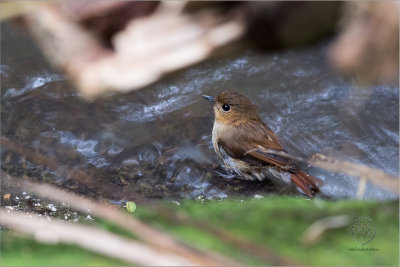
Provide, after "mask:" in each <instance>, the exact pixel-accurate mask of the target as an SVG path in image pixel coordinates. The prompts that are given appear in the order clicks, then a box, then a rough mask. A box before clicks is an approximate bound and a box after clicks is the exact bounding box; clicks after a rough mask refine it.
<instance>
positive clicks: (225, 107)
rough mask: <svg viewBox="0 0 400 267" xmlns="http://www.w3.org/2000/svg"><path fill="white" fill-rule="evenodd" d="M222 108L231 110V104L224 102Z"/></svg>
mask: <svg viewBox="0 0 400 267" xmlns="http://www.w3.org/2000/svg"><path fill="white" fill-rule="evenodd" d="M222 109H223V110H224V111H229V110H230V109H231V107H230V106H229V105H227V104H223V105H222Z"/></svg>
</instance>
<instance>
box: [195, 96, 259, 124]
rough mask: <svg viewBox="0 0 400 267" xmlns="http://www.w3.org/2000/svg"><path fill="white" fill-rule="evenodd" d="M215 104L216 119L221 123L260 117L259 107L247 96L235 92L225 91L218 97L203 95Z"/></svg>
mask: <svg viewBox="0 0 400 267" xmlns="http://www.w3.org/2000/svg"><path fill="white" fill-rule="evenodd" d="M203 97H204V98H205V99H207V100H208V101H210V102H212V103H213V105H214V115H215V120H216V121H217V122H219V123H225V124H229V123H235V122H242V121H246V120H252V119H258V114H257V108H256V106H254V105H253V104H252V103H251V102H250V100H249V99H248V98H246V97H245V96H243V95H241V94H239V93H236V92H233V91H223V92H221V93H219V94H218V95H217V96H216V97H212V96H206V95H203Z"/></svg>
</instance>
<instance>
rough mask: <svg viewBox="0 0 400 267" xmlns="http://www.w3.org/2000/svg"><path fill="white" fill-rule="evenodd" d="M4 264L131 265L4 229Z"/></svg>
mask: <svg viewBox="0 0 400 267" xmlns="http://www.w3.org/2000/svg"><path fill="white" fill-rule="evenodd" d="M0 234H1V243H0V244H1V254H0V265H1V266H126V265H128V264H126V263H124V262H121V261H118V260H114V259H110V258H108V257H105V256H102V255H98V254H96V253H92V252H90V251H87V250H85V249H82V248H80V247H77V246H72V245H65V244H57V245H49V244H42V243H38V242H36V241H34V240H32V239H29V238H25V237H22V236H19V235H16V234H14V233H12V232H9V231H5V230H2V231H1V232H0Z"/></svg>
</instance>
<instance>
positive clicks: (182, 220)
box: [155, 207, 300, 266]
mask: <svg viewBox="0 0 400 267" xmlns="http://www.w3.org/2000/svg"><path fill="white" fill-rule="evenodd" d="M155 211H156V212H157V213H158V214H161V215H162V216H163V217H165V218H167V219H168V220H170V221H172V222H173V223H176V224H184V225H186V226H193V227H195V228H197V229H202V230H204V231H205V232H208V233H210V234H211V235H213V236H214V237H216V238H218V239H220V240H221V241H223V242H226V243H228V244H229V245H233V246H235V247H238V248H240V249H241V250H242V251H244V252H246V253H248V254H251V255H254V256H256V257H258V258H260V259H262V260H264V261H266V262H270V263H272V264H273V265H277V266H298V265H300V264H299V263H297V262H296V261H294V260H292V259H288V258H286V257H283V256H281V255H279V254H278V253H277V252H275V251H273V249H271V248H269V247H267V246H266V245H259V244H257V243H253V242H251V241H249V240H247V239H246V238H244V237H241V236H238V235H236V234H234V233H232V232H229V231H227V230H224V229H221V228H217V227H215V226H213V225H211V224H209V223H207V222H204V221H200V220H196V219H193V218H189V217H187V216H178V214H177V213H176V212H175V211H174V210H172V209H170V208H167V207H162V208H156V209H155Z"/></svg>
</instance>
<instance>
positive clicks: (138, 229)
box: [2, 172, 237, 266]
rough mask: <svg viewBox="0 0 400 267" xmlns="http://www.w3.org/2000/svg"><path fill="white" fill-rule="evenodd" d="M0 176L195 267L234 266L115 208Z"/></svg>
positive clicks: (58, 190) (230, 262) (223, 258)
mask: <svg viewBox="0 0 400 267" xmlns="http://www.w3.org/2000/svg"><path fill="white" fill-rule="evenodd" d="M2 176H3V177H5V178H8V179H12V180H13V182H14V183H16V184H18V186H19V187H20V188H21V189H23V190H25V191H30V192H34V193H36V194H38V195H41V196H46V197H47V198H50V199H53V200H55V201H58V202H65V203H66V204H68V205H70V206H71V207H73V208H75V209H77V210H79V211H81V212H84V213H90V214H91V215H93V216H96V217H99V218H103V219H106V220H108V221H110V222H113V223H115V224H117V225H119V226H120V227H122V228H124V229H126V230H128V231H129V232H131V233H132V234H134V235H135V236H137V237H139V238H140V239H142V240H143V241H145V242H147V243H148V244H151V245H152V246H154V247H157V248H159V249H161V250H164V251H168V252H172V253H175V254H177V255H179V256H181V257H185V258H187V260H189V261H191V262H194V263H196V265H213V266H215V265H226V264H228V265H237V263H236V262H234V261H232V260H229V259H227V258H225V257H222V256H220V255H217V254H215V253H210V252H204V251H198V250H196V249H194V248H190V247H187V246H186V245H183V244H181V243H180V242H178V241H177V240H175V239H174V238H172V237H171V236H169V235H167V234H165V233H162V232H160V231H157V230H155V229H153V228H151V227H150V226H148V225H146V224H144V223H143V222H141V221H139V220H137V219H136V218H134V217H132V216H129V215H127V214H124V213H122V212H121V211H119V210H118V209H116V208H115V207H114V206H111V205H107V204H100V203H96V202H94V201H92V200H89V199H87V198H84V197H80V196H77V195H75V194H72V193H69V192H66V191H63V190H60V189H58V188H56V187H54V186H51V185H48V184H37V183H31V182H27V181H24V180H22V179H20V178H16V177H11V176H10V175H8V174H6V173H4V172H2Z"/></svg>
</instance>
